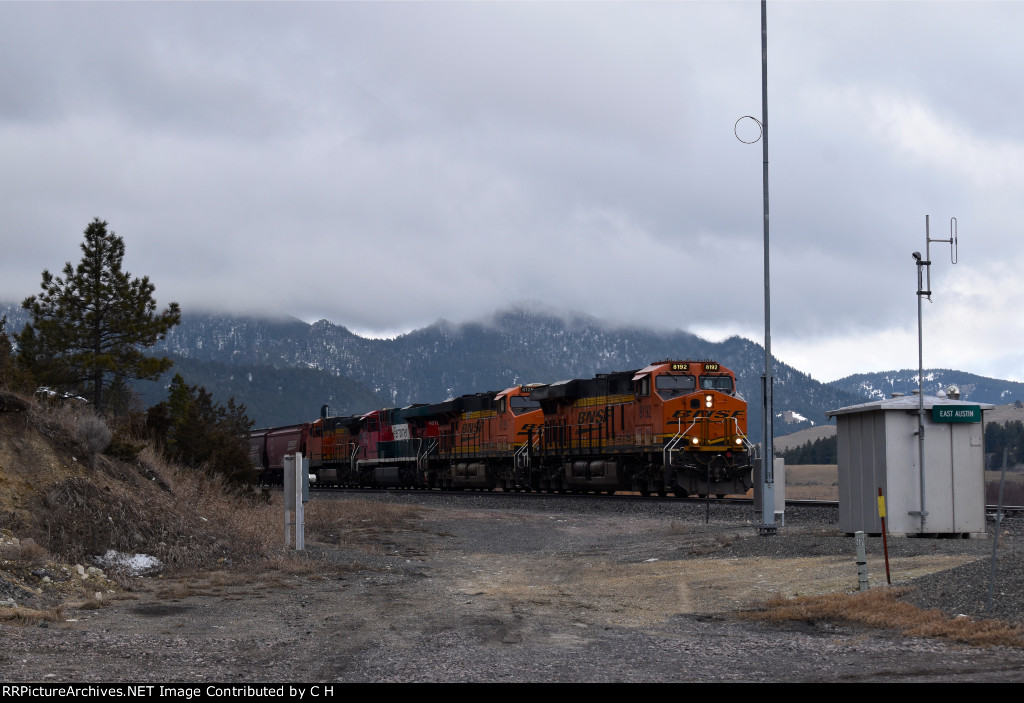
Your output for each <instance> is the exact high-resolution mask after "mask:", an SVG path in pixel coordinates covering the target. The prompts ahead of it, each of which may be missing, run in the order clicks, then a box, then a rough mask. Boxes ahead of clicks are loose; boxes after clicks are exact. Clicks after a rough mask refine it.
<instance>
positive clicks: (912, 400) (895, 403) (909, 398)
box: [825, 393, 995, 418]
mask: <svg viewBox="0 0 1024 703" xmlns="http://www.w3.org/2000/svg"><path fill="white" fill-rule="evenodd" d="M933 405H972V406H973V405H976V406H979V407H980V408H981V409H982V410H991V409H992V408H994V407H995V406H994V405H992V403H978V402H972V401H970V400H952V399H950V398H939V397H937V396H934V395H926V396H925V397H924V408H925V410H930V409H931V408H932V406H933ZM918 407H920V406H919V404H918V399H917V394H916V393H915V394H913V395H904V396H901V397H899V398H885V399H882V400H870V401H868V402H867V403H861V404H860V405H848V406H847V407H845V408H839V409H838V410H829V411H828V412H826V413H825V417H829V418H831V417H835V416H836V415H853V414H854V413H869V412H875V411H876V410H902V411H904V412H907V411H915V410H917V409H918Z"/></svg>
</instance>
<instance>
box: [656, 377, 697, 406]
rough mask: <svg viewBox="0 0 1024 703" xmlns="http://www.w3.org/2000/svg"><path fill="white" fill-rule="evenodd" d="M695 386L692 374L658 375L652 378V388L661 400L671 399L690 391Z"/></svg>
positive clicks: (695, 382)
mask: <svg viewBox="0 0 1024 703" xmlns="http://www.w3.org/2000/svg"><path fill="white" fill-rule="evenodd" d="M696 387H697V381H696V379H694V377H693V376H664V375H663V376H658V377H657V378H655V379H654V388H655V390H657V391H658V395H659V396H661V399H662V400H671V399H672V398H678V397H679V396H681V395H686V394H687V393H692V392H693V391H694V389H695V388H696Z"/></svg>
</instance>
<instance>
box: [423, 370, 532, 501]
mask: <svg viewBox="0 0 1024 703" xmlns="http://www.w3.org/2000/svg"><path fill="white" fill-rule="evenodd" d="M539 386H540V384H537V383H534V384H529V385H522V386H513V387H512V388H507V389H505V390H503V391H501V392H500V393H493V392H490V393H475V394H472V395H464V396H462V397H461V398H455V399H453V400H449V401H446V402H444V403H438V404H436V405H431V406H429V407H428V408H427V411H428V412H429V413H430V414H432V415H434V416H435V417H436V418H437V421H438V425H439V428H440V433H439V438H438V446H437V450H436V452H431V454H430V456H431V464H430V465H431V472H430V479H429V481H428V483H429V484H430V485H431V486H437V487H440V488H485V489H493V488H496V487H499V486H500V487H501V488H504V489H506V490H511V489H514V488H517V487H519V486H520V485H523V484H525V485H528V484H529V478H528V476H526V475H525V474H523V473H522V472H523V471H524V470H526V469H527V468H528V465H529V464H528V462H527V461H526V455H525V453H524V452H525V451H526V448H527V447H528V446H529V440H530V438H532V437H534V436H539V432H540V429H541V428H542V427H543V424H544V415H543V413H542V412H541V410H540V403H538V402H537V401H536V400H533V399H532V398H531V397H530V393H531V392H532V391H533V390H534V389H535V388H537V387H539ZM517 469H518V472H519V473H518V474H517Z"/></svg>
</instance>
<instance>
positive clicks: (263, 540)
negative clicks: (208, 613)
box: [38, 448, 280, 576]
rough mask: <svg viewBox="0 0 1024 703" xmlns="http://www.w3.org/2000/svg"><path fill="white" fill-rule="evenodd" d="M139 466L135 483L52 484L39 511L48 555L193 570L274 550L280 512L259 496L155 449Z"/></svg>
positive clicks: (77, 480)
mask: <svg viewBox="0 0 1024 703" xmlns="http://www.w3.org/2000/svg"><path fill="white" fill-rule="evenodd" d="M134 468H135V470H136V473H135V477H134V478H135V480H130V481H117V480H109V479H108V478H103V477H100V478H98V479H97V478H93V477H84V476H72V477H70V478H67V479H65V480H63V481H59V482H57V483H55V484H53V485H51V486H50V487H49V489H48V490H47V491H46V493H45V495H44V496H43V497H42V499H41V501H40V502H41V505H39V506H38V510H39V513H40V514H41V515H45V516H46V519H45V521H44V524H43V525H42V526H41V529H40V531H44V533H43V535H42V537H43V540H44V541H45V542H46V544H47V546H48V548H49V550H50V552H52V553H54V554H57V555H59V556H60V557H62V558H64V559H66V560H68V561H70V562H72V563H74V562H80V563H85V562H86V561H87V560H88V558H89V557H91V556H94V555H100V554H104V553H106V551H107V550H109V549H114V550H117V551H119V552H122V553H125V554H136V553H143V554H149V555H151V556H154V557H156V558H157V559H159V560H160V561H161V562H163V563H164V564H165V565H166V566H168V567H171V568H173V569H179V570H195V569H199V568H203V567H209V566H213V565H214V564H215V563H217V562H218V561H224V560H230V561H231V562H232V563H245V562H248V561H252V560H258V559H260V558H262V557H264V556H266V555H267V554H268V553H270V552H271V551H272V549H273V548H274V547H276V546H277V542H276V540H275V539H274V538H275V537H277V535H278V532H279V529H278V523H279V520H280V517H279V516H280V512H279V511H275V510H274V509H273V507H272V506H271V505H269V504H267V503H266V502H265V501H262V500H261V499H260V497H259V496H257V495H254V494H251V495H240V494H239V493H238V491H237V490H233V489H231V488H230V487H229V486H227V485H226V484H224V483H223V482H222V481H219V480H216V479H211V478H209V477H208V476H206V475H204V474H203V473H202V472H198V471H191V470H188V469H181V468H179V467H176V466H172V465H169V464H167V463H166V462H165V461H163V459H162V458H160V457H159V456H158V455H157V454H156V452H154V451H153V450H152V449H151V448H149V449H146V450H145V451H143V453H142V454H141V455H140V457H139V460H138V463H137V465H136V466H135V467H134ZM147 478H148V479H149V480H146V479H147ZM110 571H112V572H113V575H115V576H116V572H117V570H116V569H111V570H110Z"/></svg>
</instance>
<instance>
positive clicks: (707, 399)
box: [704, 395, 711, 408]
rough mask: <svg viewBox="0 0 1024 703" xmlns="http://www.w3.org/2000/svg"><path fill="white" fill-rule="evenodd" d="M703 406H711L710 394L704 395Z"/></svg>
mask: <svg viewBox="0 0 1024 703" xmlns="http://www.w3.org/2000/svg"><path fill="white" fill-rule="evenodd" d="M704 407H706V408H710V407H711V396H710V395H706V396H704Z"/></svg>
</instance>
